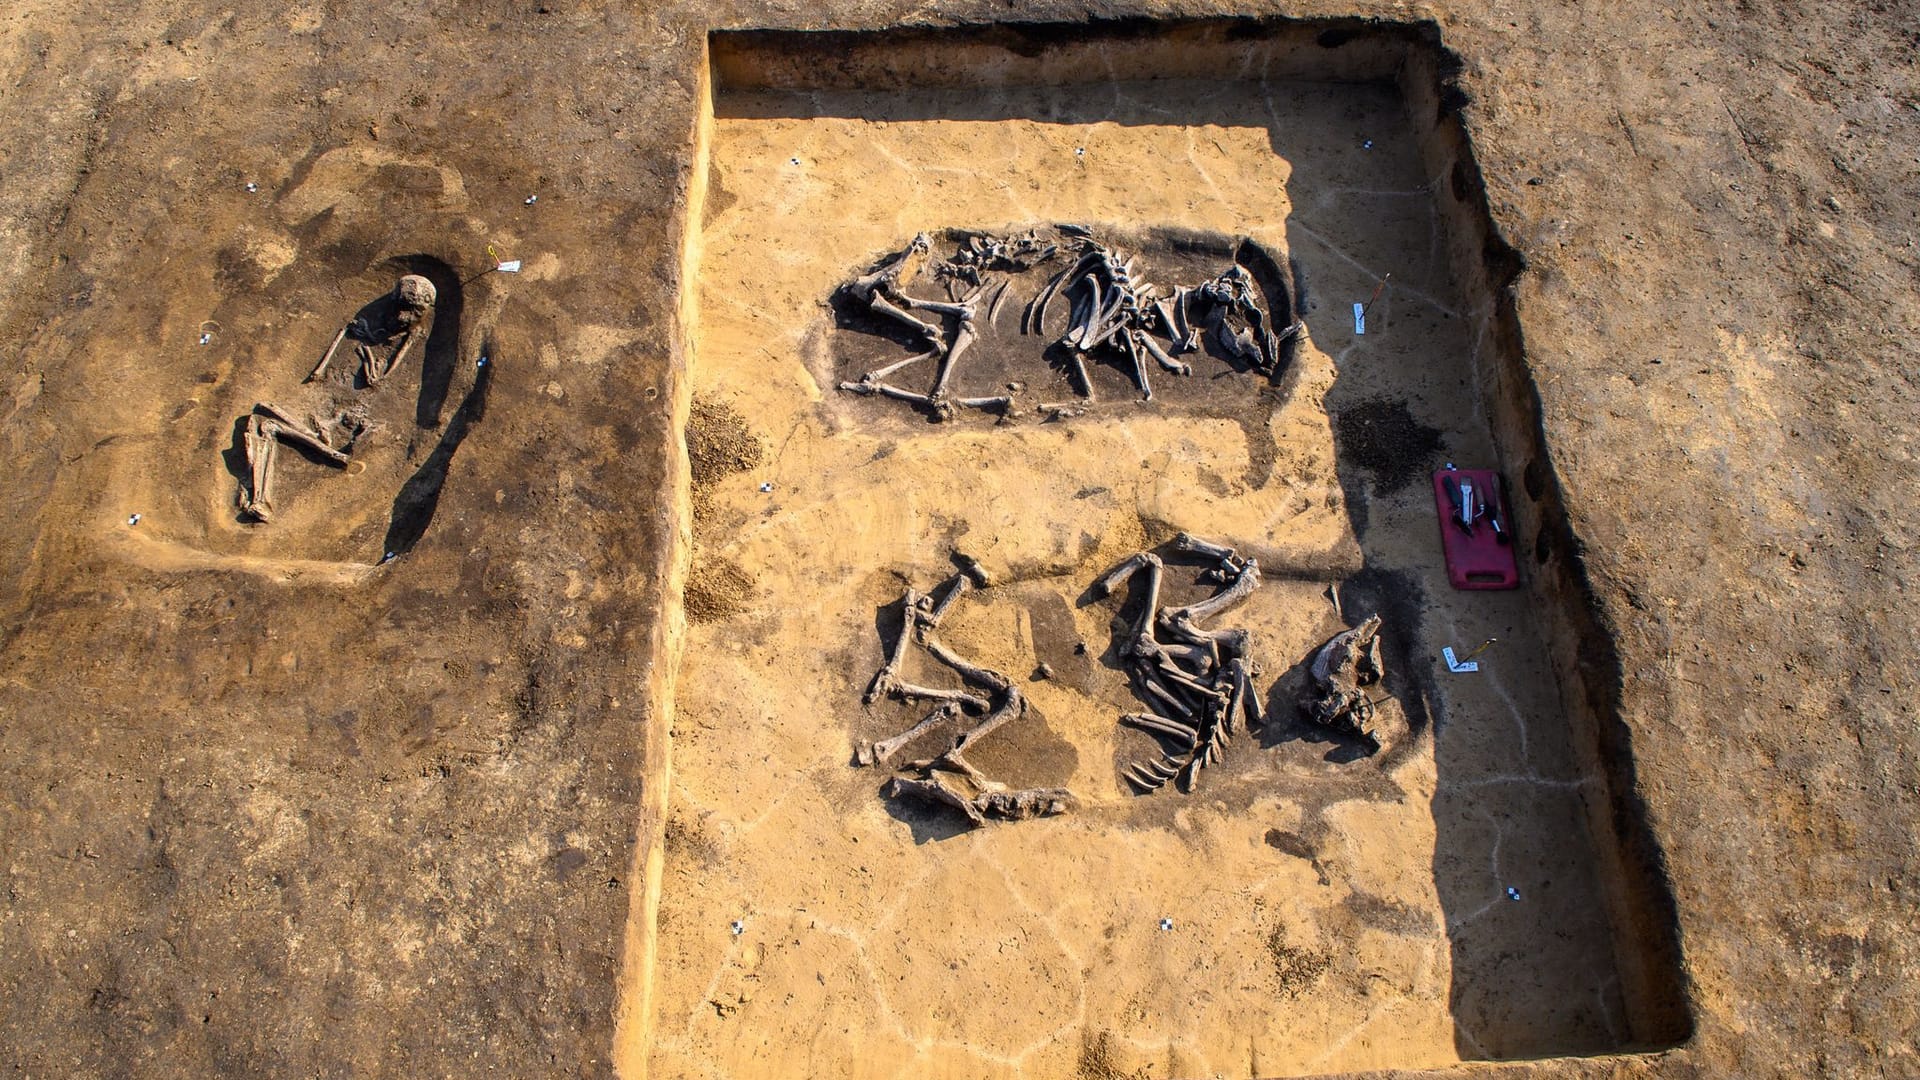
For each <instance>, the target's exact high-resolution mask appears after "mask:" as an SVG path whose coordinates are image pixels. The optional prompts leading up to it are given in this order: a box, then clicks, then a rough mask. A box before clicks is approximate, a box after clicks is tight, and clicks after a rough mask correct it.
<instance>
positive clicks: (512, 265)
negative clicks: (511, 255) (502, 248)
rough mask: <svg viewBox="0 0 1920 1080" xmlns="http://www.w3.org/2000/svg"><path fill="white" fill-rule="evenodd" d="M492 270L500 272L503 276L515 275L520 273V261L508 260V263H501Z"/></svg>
mask: <svg viewBox="0 0 1920 1080" xmlns="http://www.w3.org/2000/svg"><path fill="white" fill-rule="evenodd" d="M494 269H495V270H498V271H500V272H501V273H503V274H517V273H519V272H520V260H519V259H509V260H508V261H506V262H503V263H501V264H500V265H499V266H496V267H494Z"/></svg>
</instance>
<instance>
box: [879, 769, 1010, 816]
mask: <svg viewBox="0 0 1920 1080" xmlns="http://www.w3.org/2000/svg"><path fill="white" fill-rule="evenodd" d="M907 796H912V797H913V798H916V799H920V800H923V801H925V802H931V803H938V804H940V805H942V806H951V807H953V808H954V809H955V810H958V811H960V812H961V813H962V814H965V815H966V816H967V820H968V821H971V822H973V823H974V824H975V825H985V824H986V823H987V819H986V815H984V814H982V813H981V812H980V810H979V808H978V807H976V806H974V805H973V800H972V799H969V798H967V797H965V796H963V795H961V794H960V793H959V792H957V791H955V790H953V789H952V788H950V787H948V786H947V782H946V781H945V780H942V779H941V778H940V777H939V776H938V775H934V776H930V777H928V778H927V779H925V780H912V779H908V778H907V777H904V776H896V777H894V778H893V779H892V780H889V781H887V797H888V798H890V799H899V798H904V797H907Z"/></svg>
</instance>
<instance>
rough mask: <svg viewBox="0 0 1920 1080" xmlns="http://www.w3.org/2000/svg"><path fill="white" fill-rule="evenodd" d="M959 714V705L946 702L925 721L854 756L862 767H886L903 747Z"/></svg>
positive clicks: (869, 745) (863, 748)
mask: <svg viewBox="0 0 1920 1080" xmlns="http://www.w3.org/2000/svg"><path fill="white" fill-rule="evenodd" d="M959 712H960V706H959V705H957V704H955V703H954V702H951V701H949V702H946V703H945V704H943V705H941V706H940V707H939V708H937V709H935V710H933V711H932V712H930V713H928V714H927V715H926V718H925V719H923V720H921V721H920V722H919V723H917V724H915V725H913V726H912V727H910V728H908V729H907V730H905V731H903V732H901V733H900V734H898V735H895V736H894V737H892V738H891V739H881V740H880V741H879V742H874V743H869V744H867V745H866V746H864V747H862V748H861V749H860V750H859V751H858V752H857V753H856V754H855V755H854V758H855V760H856V761H858V762H859V763H860V764H862V765H885V764H886V763H887V759H888V758H891V757H892V756H893V755H894V754H896V753H899V752H900V749H901V748H902V747H904V746H906V745H907V744H909V743H911V742H913V741H914V740H915V739H918V738H919V737H920V736H922V735H925V734H926V733H927V732H929V731H932V730H933V729H934V728H936V727H938V726H940V724H941V723H942V722H944V721H947V720H950V719H952V718H953V717H955V716H957V715H959Z"/></svg>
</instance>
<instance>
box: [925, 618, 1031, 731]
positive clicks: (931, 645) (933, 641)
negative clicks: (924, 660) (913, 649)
mask: <svg viewBox="0 0 1920 1080" xmlns="http://www.w3.org/2000/svg"><path fill="white" fill-rule="evenodd" d="M920 643H921V644H922V645H924V646H926V650H927V651H928V652H930V653H932V654H933V656H934V659H936V660H938V661H940V662H941V663H943V664H945V665H947V666H948V667H950V668H952V669H953V670H955V671H957V672H959V673H960V677H961V678H963V679H966V680H967V681H969V682H972V683H975V684H977V685H980V686H984V687H987V688H988V689H990V690H992V691H993V692H994V693H996V694H998V693H1012V692H1013V690H1012V687H1013V680H1011V679H1009V678H1007V677H1006V676H1005V675H1002V674H1000V673H999V672H997V671H994V670H993V669H991V668H983V667H981V666H980V665H978V664H975V663H974V662H973V661H971V660H968V659H967V658H966V657H964V656H961V655H960V654H959V653H956V652H954V651H953V650H952V649H949V648H947V647H946V646H945V645H944V644H942V643H941V642H940V640H939V639H938V638H935V637H933V636H932V635H926V636H924V637H923V638H922V639H921V642H920ZM1017 696H1018V695H1017V694H1016V697H1017ZM1001 722H1002V723H1004V722H1005V721H1004V720H1002V721H1001Z"/></svg>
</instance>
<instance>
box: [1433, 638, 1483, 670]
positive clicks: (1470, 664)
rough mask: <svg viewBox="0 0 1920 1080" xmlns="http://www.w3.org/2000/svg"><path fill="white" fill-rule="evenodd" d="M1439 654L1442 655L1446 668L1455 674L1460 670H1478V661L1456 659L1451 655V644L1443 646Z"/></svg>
mask: <svg viewBox="0 0 1920 1080" xmlns="http://www.w3.org/2000/svg"><path fill="white" fill-rule="evenodd" d="M1440 655H1441V656H1442V657H1444V658H1445V659H1446V661H1447V670H1448V671H1451V672H1453V673H1454V674H1456V675H1458V674H1460V673H1462V672H1468V671H1479V670H1480V661H1478V660H1465V661H1463V660H1459V659H1456V658H1455V657H1454V655H1453V646H1451V645H1448V646H1446V647H1445V648H1443V649H1441V650H1440Z"/></svg>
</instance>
